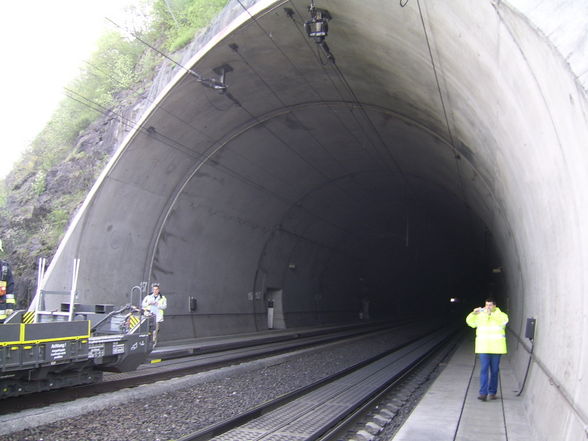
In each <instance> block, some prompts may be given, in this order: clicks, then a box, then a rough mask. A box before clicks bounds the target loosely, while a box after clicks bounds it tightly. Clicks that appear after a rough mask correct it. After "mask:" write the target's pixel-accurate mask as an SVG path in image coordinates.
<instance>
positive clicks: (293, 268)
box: [288, 263, 296, 271]
mask: <svg viewBox="0 0 588 441" xmlns="http://www.w3.org/2000/svg"><path fill="white" fill-rule="evenodd" d="M288 269H289V270H291V271H294V270H295V269H296V264H295V263H290V264H288Z"/></svg>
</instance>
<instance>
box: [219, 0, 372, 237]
mask: <svg viewBox="0 0 588 441" xmlns="http://www.w3.org/2000/svg"><path fill="white" fill-rule="evenodd" d="M238 2H239V4H240V5H241V7H242V8H243V9H244V10H245V11H246V12H247V14H248V15H249V16H250V17H251V19H252V20H253V21H254V23H255V24H256V25H257V26H258V27H259V29H260V30H261V31H262V33H263V34H264V35H265V36H266V37H267V38H268V39H269V40H270V41H271V42H272V44H273V45H274V46H275V47H276V49H277V50H278V51H279V52H280V54H282V56H283V57H284V58H285V59H286V60H287V61H288V63H289V64H290V65H291V66H292V67H293V68H294V71H295V72H297V74H298V76H299V77H300V78H302V79H303V81H305V83H306V84H307V85H308V86H309V88H310V89H311V90H312V91H313V92H314V93H315V94H316V95H317V96H318V97H319V99H323V98H322V96H321V94H320V93H319V92H318V91H317V90H316V89H315V88H314V86H313V85H312V84H311V83H310V81H309V80H308V78H306V76H305V75H304V74H303V73H302V72H301V71H300V69H299V68H298V66H297V65H296V64H295V63H294V62H293V61H292V59H291V58H290V57H289V56H288V55H287V53H286V51H285V50H284V49H282V48H281V47H280V46H279V45H278V43H277V42H276V41H275V39H274V38H273V36H272V35H271V34H270V33H269V32H267V31H266V30H265V29H264V28H263V26H262V25H261V23H259V21H258V20H257V19H256V17H255V16H253V14H251V12H250V11H249V10H248V9H247V8H246V6H245V5H244V4H243V3H242V2H241V0H238ZM293 6H294V5H293ZM290 18H292V17H290ZM304 40H305V41H308V39H307V38H304ZM229 47H231V49H232V50H233V51H234V52H235V53H237V54H238V55H239V56H240V58H241V59H242V61H243V62H244V63H245V64H246V65H247V66H248V67H249V68H250V69H251V70H252V72H254V73H255V74H256V75H257V76H258V78H259V79H260V81H262V82H263V83H264V85H265V87H266V88H267V89H268V90H269V91H270V93H272V95H273V96H274V97H275V98H276V99H277V100H278V101H279V102H280V104H282V105H283V106H287V105H286V103H284V102H283V100H282V99H281V98H280V96H279V94H278V93H277V92H276V91H275V90H274V89H273V88H272V87H271V85H270V84H269V83H268V82H267V81H265V80H264V79H263V77H262V76H261V74H260V73H259V72H258V71H257V70H256V69H255V68H254V67H253V65H252V64H251V63H250V62H249V61H248V60H247V58H246V57H245V56H244V55H243V54H241V52H240V51H239V50H238V49H239V48H238V46H237V45H234V44H233V45H229ZM331 81H332V79H331ZM339 93H340V92H339ZM340 96H341V95H340ZM341 98H342V99H343V100H344V98H343V97H342V96H341ZM356 101H357V100H356ZM325 102H326V103H328V101H325ZM354 102H355V101H354ZM329 108H330V107H329ZM243 110H244V111H246V112H247V114H248V116H249V117H250V118H252V119H256V118H257V117H256V116H255V115H254V114H253V113H252V112H250V111H249V110H248V109H247V108H246V107H244V106H243ZM293 115H294V117H295V118H296V119H297V120H299V118H298V116H297V115H296V114H293ZM352 115H353V117H354V119H356V116H355V115H354V114H353V112H352ZM356 121H357V119H356ZM357 123H358V126H359V127H360V129H361V130H362V131H363V132H364V134H365V136H366V139H367V140H368V142H371V140H370V139H369V137H368V135H367V133H366V132H365V129H363V127H362V125H361V123H359V121H357ZM302 126H303V127H304V125H303V124H302ZM342 126H343V127H346V126H345V125H344V124H342ZM265 128H266V130H268V131H269V132H270V134H272V135H273V136H274V137H276V139H278V140H279V141H280V142H281V143H283V144H284V145H285V146H286V147H287V148H289V149H290V150H291V151H293V152H295V153H296V154H297V155H298V156H299V157H300V158H301V159H302V160H304V161H305V162H307V163H308V164H309V165H310V166H311V167H313V168H315V167H314V165H313V164H312V163H309V162H308V161H306V159H305V158H303V157H302V156H300V155H299V154H298V153H297V152H296V149H294V148H293V147H291V146H289V144H288V143H287V142H286V141H285V140H283V139H282V138H281V137H279V136H278V135H277V134H276V133H275V132H273V131H272V130H271V129H270V128H268V127H265ZM304 130H305V131H306V132H307V133H308V135H309V136H310V137H311V138H312V139H313V140H315V142H317V144H318V145H319V146H321V147H322V148H323V149H324V150H325V151H327V150H326V148H324V146H323V145H322V143H321V142H320V141H319V140H318V139H317V138H316V136H314V135H313V134H312V133H311V132H310V131H309V130H308V129H307V128H306V127H304ZM329 154H330V152H329ZM330 156H331V157H333V159H334V160H335V161H336V162H337V163H339V161H338V160H337V159H336V158H335V157H334V156H333V155H332V154H330ZM315 169H316V168H315ZM321 174H322V172H321ZM325 177H326V178H328V176H325ZM338 188H339V190H340V191H341V192H342V193H343V194H345V195H347V196H348V192H346V191H345V190H343V189H342V188H340V187H338ZM347 234H352V235H356V234H355V233H354V232H350V231H347Z"/></svg>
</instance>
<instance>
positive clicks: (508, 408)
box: [392, 339, 537, 441]
mask: <svg viewBox="0 0 588 441" xmlns="http://www.w3.org/2000/svg"><path fill="white" fill-rule="evenodd" d="M474 363H475V366H474ZM472 371H473V376H472ZM500 375H501V382H502V384H501V385H499V390H498V397H499V399H497V400H494V401H486V402H482V401H480V400H478V399H477V397H478V388H479V384H480V376H479V362H476V358H475V357H474V354H473V342H472V341H471V340H470V339H464V340H463V341H462V343H461V344H460V346H459V347H458V349H457V351H456V352H455V353H454V354H453V356H452V358H451V360H450V361H449V362H448V364H447V367H446V368H445V369H444V371H443V372H442V373H441V375H440V376H439V377H438V378H437V379H436V380H435V382H434V383H433V385H432V386H431V388H430V389H429V391H428V392H427V394H426V395H425V396H424V397H423V399H422V400H421V402H420V403H419V405H418V406H417V408H416V409H415V410H414V411H413V413H412V414H411V415H410V417H409V418H408V420H407V421H406V423H405V424H404V426H403V427H402V428H401V429H400V430H399V431H398V433H397V434H396V436H395V437H394V438H392V439H393V440H394V441H535V440H536V439H537V438H536V437H535V436H533V432H532V429H531V427H530V425H529V422H528V419H527V417H526V414H525V411H524V408H523V402H522V398H520V397H517V396H516V391H517V390H518V387H519V385H518V383H517V381H516V380H515V377H514V375H513V371H512V369H511V366H510V361H509V359H508V356H503V357H502V361H501V363H500ZM470 376H471V384H470ZM468 385H469V387H468ZM500 397H502V400H501V399H500ZM464 402H465V403H464Z"/></svg>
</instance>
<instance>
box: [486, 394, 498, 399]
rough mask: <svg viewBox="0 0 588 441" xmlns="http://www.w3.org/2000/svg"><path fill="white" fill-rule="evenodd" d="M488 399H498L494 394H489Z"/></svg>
mask: <svg viewBox="0 0 588 441" xmlns="http://www.w3.org/2000/svg"><path fill="white" fill-rule="evenodd" d="M488 398H490V399H491V400H495V399H496V398H498V397H497V396H496V394H490V395H488Z"/></svg>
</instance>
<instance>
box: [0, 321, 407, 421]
mask: <svg viewBox="0 0 588 441" xmlns="http://www.w3.org/2000/svg"><path fill="white" fill-rule="evenodd" d="M398 326H399V325H398V323H397V324H395V325H394V326H390V325H389V324H376V325H370V326H362V327H355V328H350V329H343V330H339V331H331V332H320V333H316V332H308V333H301V334H294V335H290V336H289V337H275V338H270V339H266V340H261V339H252V340H251V341H250V342H240V343H232V344H230V345H229V344H222V345H218V346H211V347H208V348H205V349H200V348H194V349H190V350H188V349H185V350H174V351H169V352H163V353H161V352H160V353H159V355H158V354H156V356H159V357H161V358H158V359H156V360H155V361H156V363H148V364H145V365H142V366H140V367H139V369H137V370H136V371H132V372H126V373H120V374H114V373H105V375H104V378H103V381H101V382H99V383H94V384H88V385H81V386H76V387H71V388H67V389H58V390H52V391H46V392H42V393H35V394H31V395H25V396H21V397H16V398H8V399H4V400H1V401H0V415H3V414H8V413H14V412H18V411H23V410H27V409H35V408H42V407H45V406H50V405H52V404H56V403H64V402H68V401H71V400H72V399H78V398H87V397H93V396H97V395H101V394H105V393H110V392H115V391H118V390H121V389H125V388H129V387H137V386H140V385H143V384H150V383H154V382H157V381H162V380H168V379H172V378H176V377H179V376H184V375H190V374H194V373H198V372H204V371H209V370H212V369H216V368H219V367H223V366H227V365H230V364H234V363H241V362H245V361H250V360H255V359H259V358H263V357H268V356H270V355H275V354H282V353H287V352H290V351H295V350H300V349H304V348H312V347H316V346H320V345H325V344H329V343H331V342H345V341H352V340H353V339H357V338H362V337H366V336H370V335H376V334H378V333H385V332H388V331H389V330H390V329H394V328H396V327H398ZM267 340H269V343H264V342H265V341H267Z"/></svg>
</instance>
